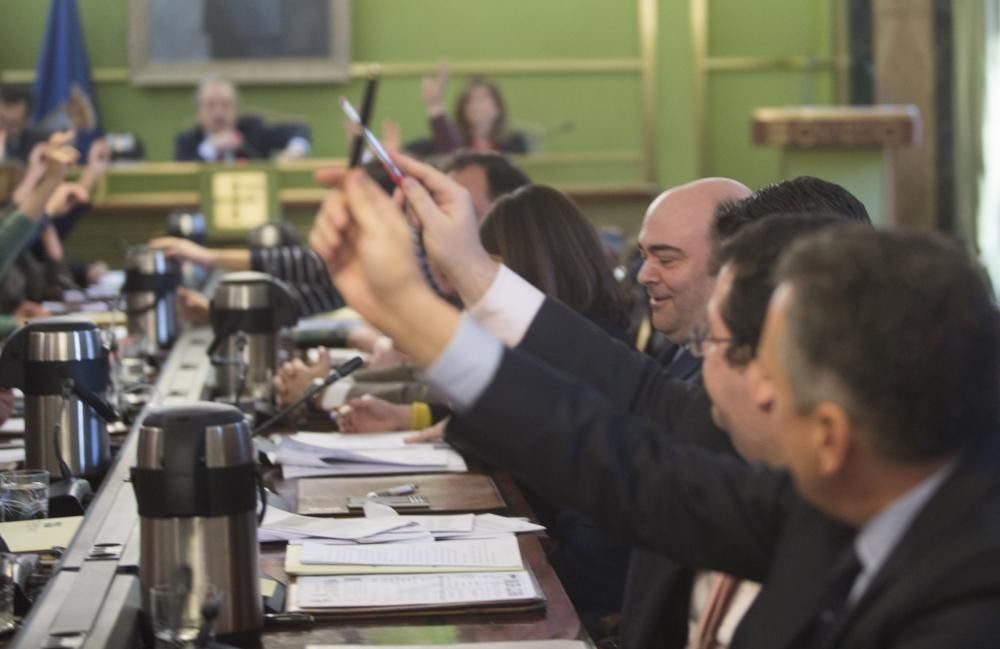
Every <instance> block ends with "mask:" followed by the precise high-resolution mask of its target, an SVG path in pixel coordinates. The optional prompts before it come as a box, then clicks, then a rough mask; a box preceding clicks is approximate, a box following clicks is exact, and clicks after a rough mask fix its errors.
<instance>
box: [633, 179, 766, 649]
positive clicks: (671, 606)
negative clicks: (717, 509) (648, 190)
mask: <svg viewBox="0 0 1000 649" xmlns="http://www.w3.org/2000/svg"><path fill="white" fill-rule="evenodd" d="M751 193H752V192H751V191H750V189H749V188H748V187H747V186H746V185H744V184H742V183H740V182H737V181H735V180H730V179H728V178H703V179H701V180H696V181H694V182H690V183H687V184H685V185H680V186H678V187H674V188H672V189H668V190H667V191H665V192H663V193H662V194H660V195H659V196H657V197H656V199H655V200H654V201H653V202H652V203H650V205H649V208H648V209H647V210H646V215H645V217H644V218H643V222H642V229H641V230H640V231H639V252H640V254H641V255H642V260H643V261H642V267H641V268H640V269H639V274H638V278H637V279H638V281H639V283H640V284H642V286H643V287H644V288H645V289H646V294H647V295H648V297H649V308H650V315H651V317H652V323H653V328H654V329H656V330H657V331H659V332H660V333H662V334H663V335H664V336H666V338H667V340H669V341H670V342H671V343H673V344H672V345H671V346H670V347H668V348H667V349H666V350H665V351H664V355H663V356H661V357H660V361H661V363H662V364H663V365H664V366H665V367H666V368H667V373H668V374H669V375H670V376H672V377H673V378H676V379H680V380H682V381H687V382H690V383H700V382H701V359H700V358H696V357H694V356H693V355H691V353H690V352H688V350H687V348H686V347H685V345H684V343H686V342H687V341H688V340H689V339H690V337H691V335H692V334H693V333H695V332H696V331H699V330H704V328H705V325H706V318H707V311H708V300H709V297H710V296H711V294H712V289H713V287H714V286H715V276H714V275H712V274H711V273H710V272H709V265H708V262H709V257H710V256H711V254H712V225H713V223H714V220H715V213H716V210H717V209H718V208H719V207H721V206H722V205H724V204H729V203H734V202H737V201H740V200H742V199H744V198H747V197H749V196H750V195H751ZM691 433H692V439H693V441H696V443H698V444H699V445H702V446H705V447H707V448H711V449H712V450H715V451H720V452H731V451H732V447H731V445H730V444H729V440H728V439H727V438H726V437H725V436H724V435H723V434H721V433H720V432H719V431H716V430H704V431H702V430H698V431H691ZM693 578H694V572H693V570H691V569H690V568H689V567H686V566H683V565H681V564H678V563H677V562H674V561H672V560H670V559H666V558H664V557H662V556H659V555H657V554H654V553H651V552H647V551H643V550H639V549H634V550H633V551H632V558H631V561H630V563H629V571H628V580H627V583H626V587H625V600H624V603H623V605H622V620H621V627H620V631H619V641H620V644H621V646H622V647H625V648H627V649H638V648H639V647H648V646H654V645H656V646H662V647H683V646H685V645H686V642H687V624H688V609H689V604H688V602H689V601H690V592H691V583H692V580H693Z"/></svg>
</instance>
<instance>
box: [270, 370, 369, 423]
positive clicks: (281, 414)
mask: <svg viewBox="0 0 1000 649" xmlns="http://www.w3.org/2000/svg"><path fill="white" fill-rule="evenodd" d="M363 364H364V361H362V360H361V357H360V356H355V357H354V358H352V359H351V360H349V361H347V362H346V363H344V364H343V365H341V366H340V367H338V368H337V369H335V370H333V371H332V372H330V373H329V374H328V375H327V377H326V378H325V379H323V380H322V381H320V380H317V381H315V382H314V383H313V385H312V386H311V387H310V388H309V389H308V390H306V391H305V393H304V394H303V395H302V396H301V397H299V398H298V399H296V400H295V401H293V402H291V403H290V404H288V405H287V406H285V407H284V408H282V409H281V410H280V411H278V413H277V414H276V415H274V416H273V417H271V418H270V419H268V420H267V421H265V422H264V423H263V424H261V425H260V426H257V428H254V430H253V436H254V437H256V436H258V435H262V434H264V433H266V432H267V431H269V430H271V429H272V428H273V427H274V425H275V424H277V423H278V422H280V421H281V420H282V419H284V418H285V417H286V416H288V413H290V412H292V411H293V410H295V409H296V408H298V407H299V406H301V405H302V404H303V403H306V402H307V401H309V400H310V399H312V398H313V397H314V396H316V395H317V394H319V392H320V391H321V390H323V389H325V388H326V387H328V386H330V385H333V384H334V383H336V382H337V381H339V380H340V379H342V378H344V377H345V376H347V375H348V374H351V373H352V372H354V371H355V370H356V369H358V368H360V367H361V366H362V365H363Z"/></svg>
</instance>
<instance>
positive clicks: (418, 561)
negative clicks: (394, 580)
mask: <svg viewBox="0 0 1000 649" xmlns="http://www.w3.org/2000/svg"><path fill="white" fill-rule="evenodd" d="M356 550H360V552H356ZM523 567H524V564H523V562H522V560H521V550H520V547H519V546H518V544H517V539H516V537H514V536H513V535H509V536H507V537H499V538H490V539H478V540H473V541H466V540H462V541H440V542H436V543H392V544H377V545H331V544H329V543H323V542H316V541H305V542H303V543H302V544H301V545H289V546H288V548H287V551H286V552H285V572H287V573H288V574H290V575H366V574H404V573H453V572H483V571H490V572H494V571H496V572H509V571H514V570H522V569H523Z"/></svg>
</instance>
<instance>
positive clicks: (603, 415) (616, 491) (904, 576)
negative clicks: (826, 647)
mask: <svg viewBox="0 0 1000 649" xmlns="http://www.w3.org/2000/svg"><path fill="white" fill-rule="evenodd" d="M618 356H619V357H620V358H618V359H606V361H605V367H610V368H613V369H612V370H611V371H612V373H615V372H620V371H621V370H622V369H623V368H624V367H625V366H626V365H629V364H635V363H634V362H633V361H628V360H626V359H627V358H629V356H630V355H628V354H626V353H624V352H622V353H621V354H619V355H618ZM642 369H643V368H641V367H638V366H637V367H634V368H633V373H636V374H639V373H641V372H642ZM596 373H597V372H596V369H595V371H594V372H590V373H585V374H583V375H584V376H586V377H587V379H589V380H590V381H591V382H594V380H595V378H596V377H595V374H596ZM597 382H603V381H600V380H598V381H597ZM663 388H664V389H663V391H662V392H663V394H664V396H666V397H668V398H669V396H670V395H676V394H683V390H684V388H683V386H674V385H672V384H669V383H668V384H664V385H663ZM620 396H621V395H620V394H615V391H614V390H611V391H607V393H606V394H602V393H601V391H599V390H596V389H594V386H593V385H588V381H586V380H580V379H578V378H575V377H573V376H571V375H569V374H566V373H563V372H560V371H558V370H555V369H554V368H552V367H550V366H547V365H546V364H544V363H542V362H540V361H539V360H538V359H536V358H533V357H532V356H531V355H530V354H527V353H524V351H523V350H521V349H514V350H507V351H505V352H504V356H503V359H502V361H501V364H500V367H499V369H498V371H497V374H496V375H495V376H494V378H493V380H492V381H491V383H490V385H489V386H488V387H487V389H486V391H485V392H484V393H483V394H482V395H481V396H480V398H479V399H478V400H477V402H476V403H475V404H474V406H473V407H472V408H471V409H470V410H469V411H467V412H465V413H464V414H462V415H459V416H456V417H454V418H453V419H452V424H451V425H450V426H449V428H448V436H449V440H450V441H452V442H453V443H456V444H457V445H458V446H460V447H463V448H471V449H474V450H475V451H477V452H478V453H479V454H481V455H486V456H488V457H492V458H493V459H494V460H495V461H496V462H497V463H499V464H500V465H502V466H507V467H510V468H511V469H512V470H513V472H514V474H515V476H516V477H518V478H519V479H520V480H522V481H524V482H525V483H527V484H529V485H531V486H533V487H534V488H535V489H536V490H537V491H538V492H539V493H542V494H545V495H546V497H548V498H551V499H552V500H554V501H556V502H560V503H564V504H565V505H567V506H570V507H574V508H577V509H579V510H580V511H582V512H584V513H586V514H587V515H589V516H590V517H591V519H592V520H594V521H595V522H597V523H599V524H601V525H603V526H604V528H605V529H606V530H607V531H608V533H609V534H612V535H615V536H617V537H618V538H621V539H623V540H625V541H627V542H630V543H633V544H635V545H636V546H639V547H643V548H647V549H649V550H653V551H656V552H661V553H663V554H665V555H668V556H672V557H674V558H676V559H678V560H680V561H682V562H685V563H690V564H691V565H695V566H698V567H700V568H704V569H709V570H719V571H722V572H726V573H729V574H733V575H736V576H738V577H742V578H745V579H751V580H754V581H758V582H761V583H763V584H764V587H763V589H762V591H761V594H760V595H759V596H758V598H757V600H756V601H755V603H754V605H753V606H752V607H751V609H750V611H749V613H748V614H747V616H746V617H745V618H744V621H743V623H742V624H741V625H740V628H739V629H738V631H737V634H736V638H735V639H734V641H733V645H732V646H733V647H736V648H742V649H747V648H749V647H753V648H754V649H769V648H775V649H779V648H780V649H793V648H794V649H799V648H801V647H803V646H807V645H804V643H803V641H802V639H801V636H802V634H803V633H804V632H805V631H806V630H807V629H808V627H809V625H810V624H811V622H812V621H813V620H814V619H815V616H816V614H817V612H818V610H819V608H820V599H821V594H822V590H823V588H824V575H825V574H827V573H828V571H829V569H830V566H831V565H832V563H833V561H834V559H835V558H836V557H838V556H839V555H840V554H841V553H842V552H843V551H844V549H845V548H846V547H847V546H848V544H850V543H852V542H853V537H854V534H855V531H854V530H852V529H849V528H847V527H845V526H844V525H842V524H840V523H838V522H836V521H834V520H832V519H831V518H829V517H828V516H826V515H824V514H823V513H821V512H819V511H817V510H816V509H814V508H813V507H811V506H810V505H809V504H808V503H806V502H804V501H803V500H802V499H801V498H800V497H799V496H798V494H797V493H796V491H795V489H794V486H793V485H792V482H791V480H790V478H789V476H788V475H787V474H786V473H784V472H781V471H775V470H770V469H767V468H765V467H761V466H757V465H746V464H744V463H741V462H738V461H736V460H735V459H732V458H726V457H721V456H719V455H718V454H717V453H712V452H710V451H706V450H704V449H701V448H697V447H694V446H692V445H689V444H684V443H680V442H678V441H677V440H676V439H671V438H670V437H669V436H667V435H664V434H663V432H661V431H660V430H657V429H656V427H654V426H652V425H651V424H650V423H649V420H648V419H644V418H642V417H636V416H634V415H630V414H629V413H628V411H627V409H626V408H623V407H622V406H621V404H620V403H619V402H618V400H619V398H620ZM515 403H516V404H517V407H516V408H512V407H511V404H515ZM663 407H664V408H669V406H663ZM680 431H681V429H678V432H680ZM990 432H991V433H995V432H994V431H990ZM991 437H992V439H991V440H990V443H989V444H988V445H985V444H984V446H983V447H982V448H977V449H975V452H970V453H968V454H967V456H965V457H963V458H962V460H961V463H960V465H959V466H958V467H957V468H956V470H955V471H954V472H953V474H952V475H951V476H950V477H949V478H948V479H947V480H946V481H945V483H944V484H943V485H942V487H941V489H940V490H939V491H938V492H937V493H936V494H935V495H934V496H933V497H932V498H931V500H930V501H929V502H928V504H927V505H926V506H925V508H924V509H923V510H922V511H921V512H920V513H918V515H917V517H916V518H915V520H914V522H913V524H912V525H911V527H910V529H909V530H908V531H907V533H906V535H905V537H904V539H903V540H902V541H901V542H900V544H899V545H898V546H897V547H896V548H895V549H894V550H893V551H892V553H891V555H890V557H889V559H888V562H887V563H886V564H885V565H884V567H883V568H882V570H880V572H879V573H878V574H877V575H876V576H875V579H874V581H873V582H872V583H871V585H870V587H869V588H868V590H867V591H866V593H865V594H864V595H863V597H862V599H861V601H859V602H858V603H857V605H855V606H854V607H853V608H852V609H851V610H850V614H849V616H848V617H847V618H846V620H845V621H844V623H843V624H842V625H841V626H840V634H839V638H838V641H837V642H836V643H834V644H833V645H832V646H838V647H851V648H852V649H855V648H856V649H868V648H870V649H891V648H899V649H903V648H906V649H931V648H932V647H933V648H934V649H939V648H941V647H961V648H962V649H977V648H982V649H986V648H995V647H996V646H997V638H1000V615H998V614H997V612H998V611H1000V475H998V474H1000V472H998V471H997V469H998V466H1000V465H998V461H1000V452H998V450H997V448H996V447H997V443H996V441H995V440H996V438H997V435H996V434H992V435H991Z"/></svg>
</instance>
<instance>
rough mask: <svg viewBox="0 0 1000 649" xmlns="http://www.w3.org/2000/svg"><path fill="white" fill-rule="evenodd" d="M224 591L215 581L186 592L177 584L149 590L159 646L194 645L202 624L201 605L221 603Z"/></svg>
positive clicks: (174, 648) (170, 648)
mask: <svg viewBox="0 0 1000 649" xmlns="http://www.w3.org/2000/svg"><path fill="white" fill-rule="evenodd" d="M221 600H222V591H221V590H220V589H219V588H218V587H216V586H213V585H211V584H208V585H205V586H204V587H202V588H195V589H193V590H192V591H190V592H189V591H186V590H183V589H181V588H179V587H178V586H177V584H172V583H171V584H160V585H159V586H153V587H152V588H150V589H149V615H150V618H151V619H152V621H153V635H155V636H156V647H157V649H178V648H180V647H193V646H194V641H195V639H196V638H197V637H198V630H199V627H200V626H201V622H202V620H201V608H202V604H203V603H204V602H206V601H212V602H214V603H215V605H216V606H218V604H219V602H220V601H221Z"/></svg>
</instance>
